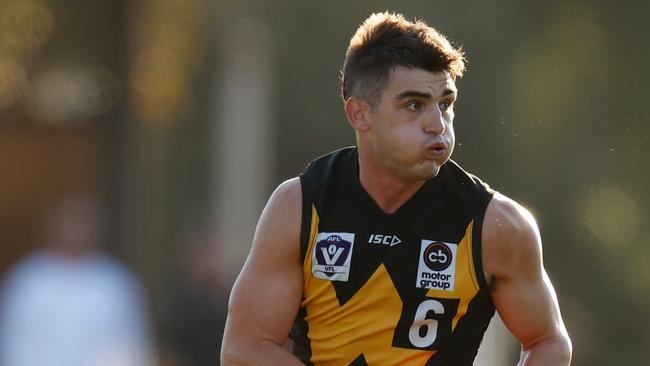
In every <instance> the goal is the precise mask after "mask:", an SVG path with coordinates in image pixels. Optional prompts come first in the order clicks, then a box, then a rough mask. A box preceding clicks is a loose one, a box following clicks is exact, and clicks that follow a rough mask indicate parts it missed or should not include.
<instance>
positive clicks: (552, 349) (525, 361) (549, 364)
mask: <svg viewBox="0 0 650 366" xmlns="http://www.w3.org/2000/svg"><path fill="white" fill-rule="evenodd" d="M571 352H572V350H571V341H570V340H569V339H568V338H564V337H562V338H554V339H548V340H544V341H541V342H537V343H535V344H533V345H532V346H530V347H528V348H527V349H524V350H522V352H521V358H520V360H519V363H518V364H517V365H518V366H537V365H540V366H542V365H544V366H568V365H570V364H571Z"/></svg>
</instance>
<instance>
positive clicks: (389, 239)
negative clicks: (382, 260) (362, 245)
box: [368, 234, 402, 247]
mask: <svg viewBox="0 0 650 366" xmlns="http://www.w3.org/2000/svg"><path fill="white" fill-rule="evenodd" d="M401 242H402V241H401V240H399V238H398V237H397V235H382V234H372V235H370V237H369V238H368V244H383V245H389V246H391V247H392V246H393V245H397V244H399V243H401Z"/></svg>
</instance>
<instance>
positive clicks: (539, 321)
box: [221, 13, 571, 366]
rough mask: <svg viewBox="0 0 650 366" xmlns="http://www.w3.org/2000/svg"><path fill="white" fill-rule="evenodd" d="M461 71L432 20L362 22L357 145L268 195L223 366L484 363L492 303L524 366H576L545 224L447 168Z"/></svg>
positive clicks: (353, 66)
mask: <svg viewBox="0 0 650 366" xmlns="http://www.w3.org/2000/svg"><path fill="white" fill-rule="evenodd" d="M464 70H465V66H464V61H463V54H462V52H461V51H459V50H457V49H454V48H453V47H452V46H451V45H450V43H449V42H448V41H447V39H446V38H445V37H444V36H443V35H441V34H439V33H438V32H437V31H436V30H435V29H433V28H431V27H429V26H427V25H426V24H424V23H423V22H419V21H418V22H415V23H412V22H409V21H407V20H405V19H404V17H403V16H402V15H397V14H391V13H382V14H373V15H371V16H370V17H369V18H368V19H367V20H366V21H365V22H364V23H363V24H362V25H361V26H360V27H359V29H358V30H357V32H356V34H355V35H354V36H353V37H352V39H351V41H350V46H349V48H348V50H347V53H346V58H345V63H344V66H343V78H342V81H343V86H342V94H343V99H344V103H345V113H346V116H347V119H348V121H349V123H350V125H351V126H352V128H353V129H354V131H355V134H356V142H357V146H356V147H353V148H346V149H341V150H338V151H336V152H333V153H331V154H329V155H326V156H324V157H321V158H319V159H316V160H314V161H312V162H311V163H310V164H309V166H308V167H307V169H306V170H305V172H304V173H303V174H302V175H301V176H300V177H298V178H294V179H290V180H288V181H286V182H284V183H282V184H281V185H280V186H279V187H278V188H277V189H276V191H275V192H274V193H273V195H272V196H271V198H270V200H269V202H268V204H267V206H266V208H265V209H264V211H263V213H262V215H261V218H260V221H259V224H258V226H257V230H256V233H255V237H254V239H253V246H252V249H251V252H250V255H249V257H248V259H247V260H246V263H245V265H244V268H243V269H242V272H241V274H240V275H239V278H238V279H237V282H236V283H235V286H234V288H233V291H232V295H231V298H230V304H229V315H228V321H227V325H226V330H225V336H224V341H223V348H222V356H221V357H222V362H223V364H225V365H283V366H287V365H302V364H308V365H453V366H458V365H471V364H472V362H473V360H474V358H475V356H476V352H477V349H478V347H479V345H480V342H481V340H482V338H483V333H484V332H485V328H486V327H487V326H488V323H489V321H490V318H491V317H492V316H493V314H494V310H495V309H496V310H497V311H498V312H499V315H500V316H501V318H502V319H503V321H504V322H505V324H506V326H507V327H508V329H509V330H510V331H511V332H512V334H513V335H514V336H515V337H516V338H517V339H518V340H519V342H521V345H522V353H521V361H520V365H545V366H548V365H568V364H569V362H570V359H571V342H570V340H569V337H568V335H567V331H566V329H565V327H564V324H563V322H562V318H561V316H560V310H559V307H558V303H557V299H556V296H555V292H554V290H553V287H552V285H551V283H550V281H549V278H548V276H547V275H546V272H545V270H544V268H543V265H542V250H541V241H540V236H539V232H538V229H537V225H536V223H535V221H534V219H533V217H532V216H531V214H530V213H528V212H527V211H526V210H525V209H524V208H523V207H521V206H520V205H518V204H517V203H516V202H514V201H512V200H511V199H509V198H507V197H505V196H503V195H501V194H499V193H496V192H494V191H493V190H491V189H490V188H489V187H488V186H487V185H486V184H484V183H483V182H481V181H480V180H479V179H478V178H476V177H474V176H473V175H470V174H468V173H466V172H465V171H463V170H462V169H461V168H460V167H459V166H458V165H457V164H456V163H455V162H453V161H451V160H449V157H450V155H451V153H452V150H453V148H454V130H453V124H452V122H453V118H454V109H453V108H454V102H455V100H456V98H457V93H458V91H457V89H456V86H455V80H456V78H457V77H461V76H462V73H463V71H464ZM289 334H290V336H291V338H292V339H293V352H289V351H287V350H286V349H285V348H284V347H283V344H284V343H285V341H286V340H287V337H288V336H289Z"/></svg>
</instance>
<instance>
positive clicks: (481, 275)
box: [472, 191, 494, 289]
mask: <svg viewBox="0 0 650 366" xmlns="http://www.w3.org/2000/svg"><path fill="white" fill-rule="evenodd" d="M489 194H490V195H489V198H488V199H486V200H484V201H485V202H482V204H480V207H478V208H477V211H476V212H477V213H478V214H477V215H475V217H474V226H473V228H472V231H473V232H472V256H473V260H474V270H475V272H476V273H475V275H476V280H477V281H478V284H479V286H480V288H481V289H488V288H489V286H490V285H489V284H488V281H487V278H485V271H484V270H483V237H482V233H483V219H484V218H485V210H486V209H487V206H488V204H489V203H490V201H492V197H493V196H494V191H490V192H489Z"/></svg>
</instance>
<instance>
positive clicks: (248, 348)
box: [221, 341, 304, 366]
mask: <svg viewBox="0 0 650 366" xmlns="http://www.w3.org/2000/svg"><path fill="white" fill-rule="evenodd" d="M221 365H224V366H244V365H268V366H273V365H278V366H285V365H286V366H304V364H303V363H302V362H300V361H299V360H298V359H297V358H296V357H295V356H294V355H292V354H291V353H290V352H289V351H288V350H286V349H285V348H284V347H283V346H281V345H278V344H276V343H273V342H271V341H262V342H257V343H250V344H238V345H237V344H224V346H223V347H222V349H221Z"/></svg>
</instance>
